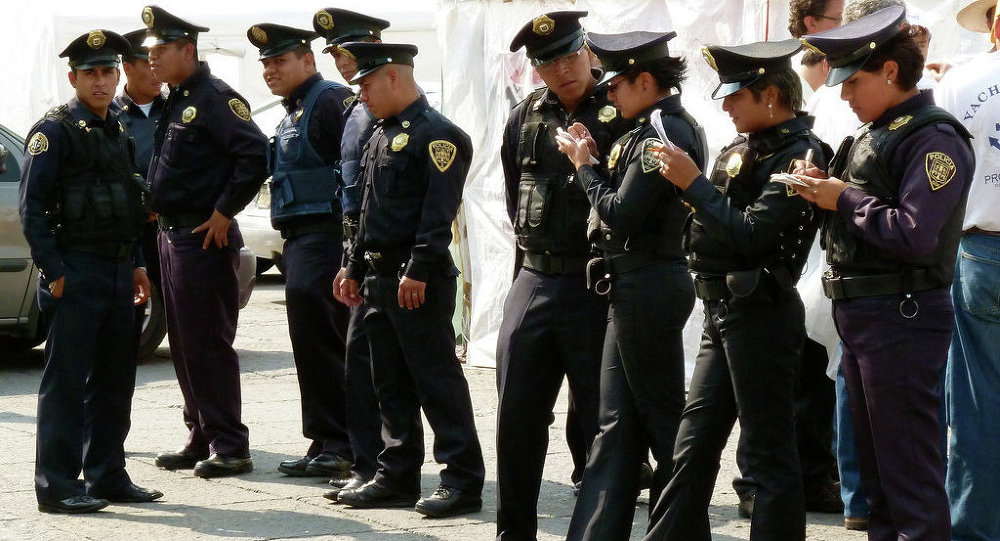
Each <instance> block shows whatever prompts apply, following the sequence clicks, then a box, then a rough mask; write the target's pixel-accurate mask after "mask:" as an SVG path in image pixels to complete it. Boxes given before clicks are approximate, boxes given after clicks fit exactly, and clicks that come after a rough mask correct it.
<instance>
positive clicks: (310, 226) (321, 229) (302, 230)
mask: <svg viewBox="0 0 1000 541" xmlns="http://www.w3.org/2000/svg"><path fill="white" fill-rule="evenodd" d="M339 226H340V223H338V222H336V221H334V220H322V221H319V222H309V223H304V224H295V225H288V226H282V227H281V229H280V231H281V238H283V239H286V240H287V239H294V238H296V237H301V236H302V235H308V234H310V233H337V232H338V229H339Z"/></svg>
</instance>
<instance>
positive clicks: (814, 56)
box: [799, 49, 826, 66]
mask: <svg viewBox="0 0 1000 541" xmlns="http://www.w3.org/2000/svg"><path fill="white" fill-rule="evenodd" d="M823 60H826V57H825V56H823V55H821V54H819V53H817V52H816V51H811V50H808V49H806V50H805V51H804V52H803V53H802V60H800V61H799V63H800V64H802V65H803V66H815V65H816V64H819V63H820V62H822V61H823Z"/></svg>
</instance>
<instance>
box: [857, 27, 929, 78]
mask: <svg viewBox="0 0 1000 541" xmlns="http://www.w3.org/2000/svg"><path fill="white" fill-rule="evenodd" d="M889 60H893V61H895V62H896V64H898V65H899V77H897V78H896V82H895V84H896V85H898V86H899V88H901V89H903V90H913V89H914V88H916V86H917V81H919V80H920V77H921V76H923V72H924V55H923V53H921V52H920V46H919V45H917V42H916V40H914V39H913V34H912V33H911V32H910V26H909V25H908V24H904V25H903V27H902V30H900V32H899V33H898V34H896V35H895V36H893V37H892V38H890V39H889V41H887V42H885V43H883V44H882V45H880V46H879V47H877V48H876V49H875V51H874V52H872V55H871V56H870V57H868V61H867V62H865V64H864V65H863V66H861V70H862V71H865V72H868V73H874V72H876V71H879V70H881V69H882V66H884V65H885V63H886V62H888V61H889Z"/></svg>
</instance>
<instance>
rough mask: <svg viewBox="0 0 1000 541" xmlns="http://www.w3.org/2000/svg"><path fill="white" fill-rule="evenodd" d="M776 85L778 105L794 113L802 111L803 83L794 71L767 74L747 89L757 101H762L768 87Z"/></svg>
mask: <svg viewBox="0 0 1000 541" xmlns="http://www.w3.org/2000/svg"><path fill="white" fill-rule="evenodd" d="M771 85H774V87H775V88H777V89H778V104H779V105H783V106H785V107H788V108H789V109H791V110H792V111H799V110H801V109H802V83H801V82H800V81H799V74H797V73H795V72H794V71H792V70H781V71H772V72H769V73H765V74H764V75H762V76H761V77H760V79H757V80H756V81H754V82H753V84H752V85H750V86H748V87H747V88H749V89H750V92H751V93H752V94H753V97H754V100H755V101H760V95H761V94H763V93H764V90H766V89H767V87H769V86H771Z"/></svg>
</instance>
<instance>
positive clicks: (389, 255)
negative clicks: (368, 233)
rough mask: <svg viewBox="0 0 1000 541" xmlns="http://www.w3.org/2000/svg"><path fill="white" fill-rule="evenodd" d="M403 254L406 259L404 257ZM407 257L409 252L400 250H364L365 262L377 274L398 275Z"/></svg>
mask: <svg viewBox="0 0 1000 541" xmlns="http://www.w3.org/2000/svg"><path fill="white" fill-rule="evenodd" d="M404 254H405V256H406V259H404ZM407 259H409V252H404V251H402V250H383V251H381V252H365V263H368V268H370V269H371V270H372V272H374V273H375V274H376V275H378V276H399V275H400V274H401V273H402V271H403V267H404V266H405V264H406V261H407Z"/></svg>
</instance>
